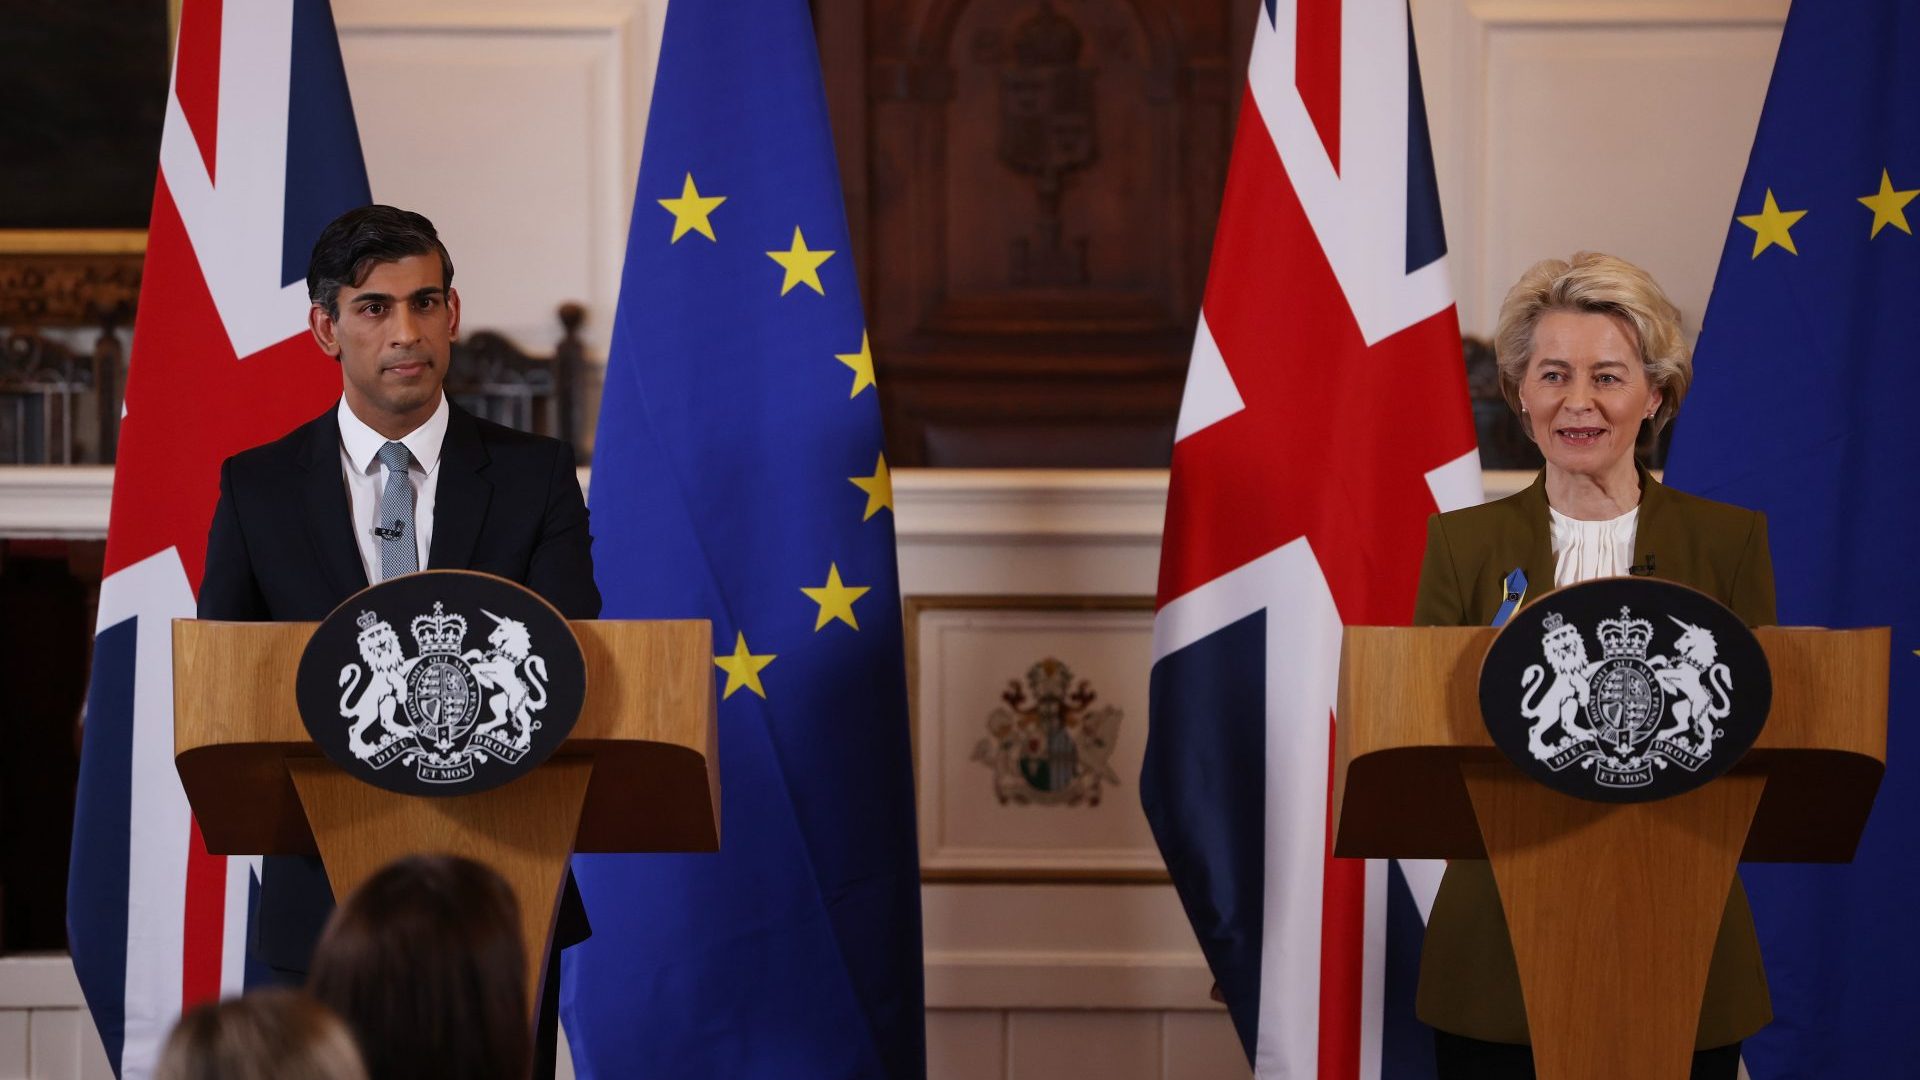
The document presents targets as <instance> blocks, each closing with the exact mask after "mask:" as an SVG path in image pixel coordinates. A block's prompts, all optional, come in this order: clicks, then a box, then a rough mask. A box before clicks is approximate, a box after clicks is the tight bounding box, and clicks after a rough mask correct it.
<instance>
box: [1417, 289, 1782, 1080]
mask: <svg viewBox="0 0 1920 1080" xmlns="http://www.w3.org/2000/svg"><path fill="white" fill-rule="evenodd" d="M1494 349H1495V353H1496V355H1497V358H1498V363H1499V369H1500V384H1501V391H1502V393H1503V394H1504V396H1505V397H1506V400H1507V403H1508V405H1510V406H1511V407H1512V408H1513V409H1514V411H1515V412H1516V413H1518V414H1519V416H1520V420H1521V424H1522V426H1523V427H1524V428H1525V430H1526V433H1527V436H1528V437H1529V438H1531V439H1532V440H1533V441H1534V442H1535V443H1536V444H1538V445H1539V447H1540V452H1541V454H1542V455H1543V456H1544V457H1545V458H1546V467H1545V468H1544V469H1543V470H1541V473H1540V475H1539V476H1538V477H1536V478H1535V479H1534V482H1533V484H1532V486H1530V487H1528V488H1527V489H1526V490H1525V491H1522V492H1520V493H1519V494H1517V495H1513V496H1510V497H1508V498H1505V499H1501V500H1498V501H1496V502H1491V503H1486V504H1484V505H1481V506H1475V507H1471V508H1468V509H1465V510H1456V511H1454V512H1452V513H1447V514H1436V515H1434V517H1433V518H1432V519H1430V520H1429V521H1428V525H1427V552H1426V559H1425V562H1424V563H1423V564H1422V566H1421V571H1420V593H1419V599H1418V600H1417V602H1416V604H1415V608H1414V623H1415V625H1419V626H1486V625H1488V624H1490V623H1497V622H1501V621H1504V620H1505V618H1506V617H1507V615H1508V614H1510V613H1511V611H1512V609H1513V607H1514V606H1515V603H1514V602H1510V600H1511V598H1513V597H1518V598H1519V600H1518V601H1517V602H1520V603H1524V602H1526V601H1531V600H1535V599H1538V598H1539V597H1540V596H1541V595H1543V594H1545V593H1547V592H1550V591H1552V590H1554V589H1557V588H1562V587H1564V586H1567V585H1572V584H1574V583H1576V582H1580V581H1587V580H1590V579H1593V578H1598V577H1610V576H1615V575H1624V574H1642V575H1650V576H1654V577H1661V578H1666V579H1668V580H1671V581H1677V582H1680V583H1681V584H1685V585H1690V586H1692V587H1694V588H1696V589H1699V590H1701V591H1703V592H1705V593H1707V594H1708V595H1710V596H1712V597H1714V598H1715V599H1717V600H1719V601H1720V602H1721V603H1723V604H1725V605H1727V606H1728V607H1730V608H1732V609H1733V611H1734V613H1735V614H1737V615H1738V616H1740V618H1741V619H1743V620H1744V621H1745V622H1746V623H1747V624H1748V625H1750V626H1757V625H1762V624H1767V623H1772V622H1773V621H1774V594H1773V562H1772V558H1771V556H1770V555H1769V554H1768V550H1767V523H1766V518H1765V517H1764V516H1763V515H1761V514H1759V513H1756V512H1754V511H1751V510H1744V509H1741V508H1739V507H1736V506H1729V505H1727V504H1725V503H1717V502H1710V501H1708V500H1706V499H1700V498H1695V497H1694V496H1691V495H1687V494H1683V493H1681V492H1678V491H1674V490H1672V489H1671V488H1668V487H1666V486H1664V485H1662V484H1661V483H1660V482H1659V481H1657V480H1655V479H1654V478H1653V477H1652V476H1651V475H1649V474H1648V472H1647V470H1646V468H1645V467H1644V466H1643V465H1642V464H1641V463H1640V461H1639V459H1638V456H1637V454H1636V451H1639V452H1644V451H1645V450H1647V449H1648V448H1650V447H1651V446H1652V445H1653V441H1654V439H1655V438H1656V437H1658V435H1659V433H1660V431H1661V429H1662V428H1664V427H1665V426H1666V425H1667V424H1668V423H1669V422H1670V421H1671V420H1672V419H1673V416H1674V414H1675V413H1676V412H1678V411H1679V409H1680V403H1681V401H1682V400H1683V399H1684V398H1685V397H1686V393H1687V386H1688V385H1689V384H1690V383H1691V382H1692V381H1693V361H1692V356H1691V352H1690V350H1689V349H1688V347H1687V345H1686V343H1685V340H1684V338H1683V336H1682V333H1681V328H1680V313H1679V311H1678V310H1677V309H1676V308H1675V307H1674V306H1673V304H1672V303H1671V302H1669V301H1668V299H1667V297H1666V294H1665V293H1664V292H1662V291H1661V289H1660V286H1659V285H1657V284H1655V283H1654V281H1653V279H1652V278H1651V277H1650V276H1648V274H1647V273H1646V271H1644V270H1642V269H1640V268H1639V267H1637V266H1634V265H1633V264H1632V263H1629V262H1627V261H1625V260H1623V259H1618V258H1615V257H1613V256H1610V255H1599V254H1593V253H1589V252H1583V253H1581V254H1578V255H1575V256H1574V257H1573V258H1572V260H1570V261H1563V260H1559V259H1549V260H1546V261H1543V262H1540V263H1536V264H1534V266H1533V267H1531V268H1530V269H1528V270H1527V272H1526V273H1525V274H1523V275H1522V276H1521V278H1520V281H1519V282H1518V283H1517V284H1516V285H1514V287H1513V289H1512V290H1511V291H1509V292H1508V293H1507V298H1506V301H1505V302H1504V303H1503V304H1502V305H1501V308H1500V325H1499V329H1498V331H1497V333H1496V336H1495V341H1494ZM1417 1010H1418V1013H1419V1016H1420V1019H1421V1020H1423V1021H1425V1022H1426V1023H1427V1024H1429V1025H1430V1026H1432V1027H1433V1028H1434V1030H1435V1047H1436V1051H1437V1054H1438V1060H1439V1066H1440V1076H1441V1077H1442V1078H1443V1080H1446V1078H1451V1077H1474V1078H1476V1080H1485V1078H1500V1077H1531V1076H1533V1061H1532V1051H1531V1048H1530V1046H1529V1040H1528V1036H1527V1019H1526V1011H1525V1008H1524V1006H1523V1004H1522V1001H1521V996H1520V976H1519V971H1518V968H1517V967H1516V966H1515V962H1514V957H1513V943H1512V941H1511V940H1510V939H1509V937H1508V935H1507V924H1506V917H1505V915H1504V914H1503V913H1502V912H1501V909H1500V900H1499V896H1498V894H1497V893H1496V892H1495V889H1494V881H1493V873H1492V871H1491V870H1490V869H1489V868H1488V866H1487V864H1486V863H1485V862H1480V861H1455V862H1453V863H1452V864H1451V865H1450V866H1449V867H1448V868H1447V873H1446V877H1445V878H1444V879H1443V880H1442V881H1441V885H1440V892H1439V895H1438V896H1437V897H1436V898H1435V900H1434V905H1433V911H1432V914H1431V917H1430V919H1429V921H1428V924H1427V935H1426V945H1425V948H1424V951H1423V953H1422V956H1421V965H1420V990H1419V998H1418V1003H1417ZM1772 1017H1773V1014H1772V1007H1771V1005H1770V1003H1769V1001H1768V998H1767V983H1766V975H1765V973H1764V971H1763V970H1762V968H1761V965H1760V947H1759V943H1758V941H1757V940H1756V939H1755V937H1754V930H1753V917H1752V915H1751V914H1750V913H1749V911H1748V908H1747V896H1746V892H1745V890H1744V889H1743V888H1742V887H1741V886H1740V883H1739V879H1738V878H1736V879H1735V880H1734V887H1733V892H1732V895H1730V896H1729V897H1728V899H1727V910H1726V915H1725V916H1724V918H1723V920H1722V922H1721V925H1720V934H1719V938H1718V940H1717V941H1716V942H1715V945H1714V951H1713V960H1712V965H1711V967H1710V968H1709V971H1708V975H1707V990H1706V1002H1705V1005H1704V1007H1703V1008H1702V1010H1701V1014H1700V1026H1699V1034H1698V1037H1697V1041H1696V1043H1695V1046H1696V1049H1697V1052H1696V1054H1695V1056H1694V1070H1693V1075H1694V1076H1695V1077H1696V1078H1701V1080H1720V1078H1725V1080H1732V1078H1733V1077H1734V1076H1735V1075H1736V1073H1737V1071H1738V1068H1739V1056H1740V1047H1739V1044H1740V1041H1741V1040H1743V1039H1745V1038H1746V1037H1747V1036H1749V1035H1752V1034H1753V1033H1754V1032H1756V1031H1758V1030H1759V1029H1760V1028H1761V1027H1763V1026H1765V1025H1766V1023H1767V1022H1768V1021H1769V1020H1771V1019H1772Z"/></svg>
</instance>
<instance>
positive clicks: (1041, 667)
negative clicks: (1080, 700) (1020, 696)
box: [1027, 656, 1073, 699]
mask: <svg viewBox="0 0 1920 1080" xmlns="http://www.w3.org/2000/svg"><path fill="white" fill-rule="evenodd" d="M1027 685H1028V686H1029V687H1032V688H1033V694H1034V696H1035V697H1038V698H1043V699H1044V698H1050V697H1053V698H1063V697H1066V696H1067V689H1068V687H1070V686H1072V685H1073V672H1072V671H1071V670H1070V669H1069V668H1068V667H1067V665H1065V664H1063V663H1061V662H1060V661H1058V660H1056V659H1054V658H1053V657H1051V656H1049V657H1047V658H1046V659H1045V660H1042V661H1040V662H1039V663H1037V664H1035V665H1033V666H1032V667H1031V668H1028V669H1027Z"/></svg>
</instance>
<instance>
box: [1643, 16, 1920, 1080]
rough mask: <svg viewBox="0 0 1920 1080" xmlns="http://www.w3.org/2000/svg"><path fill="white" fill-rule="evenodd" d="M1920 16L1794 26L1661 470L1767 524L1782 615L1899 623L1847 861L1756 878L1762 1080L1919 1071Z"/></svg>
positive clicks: (1758, 870)
mask: <svg viewBox="0 0 1920 1080" xmlns="http://www.w3.org/2000/svg"><path fill="white" fill-rule="evenodd" d="M1916 196H1920V5H1916V4H1914V3H1913V2H1912V0H1878V2H1867V0H1821V2H1818V3H1816V2H1813V0H1799V2H1797V3H1795V4H1794V5H1793V9H1792V11H1791V13H1790V14H1789V16H1788V18H1787V26H1786V34H1785V36H1784V38H1783V39H1782V41H1781V45H1780V54H1779V58H1778V59H1777V60H1776V61H1775V64H1774V70H1773V83H1772V86H1771V88H1770V89H1769V90H1768V92H1767V102H1766V109H1765V111H1764V113H1763V114H1762V116H1761V120H1760V127H1759V131H1758V134H1757V135H1756V136H1755V139H1754V144H1753V154H1752V156H1751V157H1750V158H1749V159H1748V163H1747V175H1746V181H1745V182H1744V183H1743V184H1742V185H1741V188H1740V196H1739V202H1738V204H1737V206H1736V207H1735V208H1734V211H1733V219H1732V220H1731V221H1730V222H1729V223H1728V226H1729V228H1728V236H1727V246H1726V251H1725V253H1724V254H1723V255H1722V256H1721V260H1720V270H1719V275H1718V277H1717V278H1716V279H1715V281H1714V287H1713V298H1712V301H1711V302H1710V303H1709V305H1708V307H1707V312H1706V318H1705V320H1704V329H1703V330H1702V333H1701V337H1700V345H1699V349H1698V352H1697V355H1696V358H1695V370H1696V372H1697V378H1696V382H1695V384H1694V389H1693V392H1692V393H1691V394H1689V395H1688V397H1687V399H1686V402H1685V404H1684V405H1683V406H1682V408H1681V412H1680V416H1679V420H1678V423H1677V424H1676V425H1675V430H1674V442H1673V449H1672V453H1671V455H1670V457H1669V460H1668V479H1669V480H1670V481H1671V482H1672V483H1673V484H1674V485H1675V486H1677V487H1681V488H1684V489H1687V490H1690V491H1694V492H1697V493H1699V494H1701V495H1706V496H1708V497H1711V498H1715V499H1722V500H1725V501H1727V502H1733V503H1739V504H1741V505H1743V506H1750V507H1754V508H1756V509H1760V510H1764V511H1766V514H1767V521H1768V525H1769V531H1770V533H1771V536H1772V541H1773V565H1774V574H1775V578H1776V580H1777V582H1778V586H1779V603H1780V622H1781V623H1782V624H1783V625H1814V626H1832V627H1855V626H1876V625H1891V626H1892V627H1893V657H1892V686H1891V692H1892V696H1891V699H1890V708H1889V715H1888V717H1887V765H1888V771H1887V773H1886V777H1885V779H1884V780H1883V781H1882V784H1881V787H1880V791H1879V796H1878V798H1877V800H1876V802H1875V805H1874V809H1873V816H1872V818H1871V819H1870V821H1869V823H1868V826H1867V831H1866V835H1865V836H1864V838H1863V839H1862V840H1861V843H1860V848H1859V851H1858V853H1857V854H1856V856H1855V858H1854V861H1853V863H1852V864H1851V865H1845V866H1792V865H1780V864H1750V865H1748V866H1746V867H1744V868H1743V869H1742V876H1743V877H1744V878H1745V879H1746V882H1747V886H1748V890H1749V893H1750V895H1751V896H1752V900H1753V913H1754V921H1755V922H1756V924H1757V925H1758V927H1759V931H1760V952H1761V955H1762V957H1763V959H1764V961H1765V963H1766V969H1767V978H1768V981H1769V983H1770V987H1771V991H1772V995H1773V1012H1774V1020H1773V1023H1772V1024H1771V1025H1769V1026H1768V1027H1766V1028H1765V1029H1763V1030H1762V1031H1761V1032H1760V1034H1759V1035H1757V1036H1755V1037H1754V1038H1752V1039H1750V1040H1748V1042H1747V1045H1746V1047H1745V1050H1744V1054H1745V1057H1746V1060H1747V1065H1748V1068H1749V1071H1750V1072H1751V1073H1752V1075H1753V1077H1754V1080H1774V1078H1785V1077H1856V1076H1895V1075H1901V1076H1911V1075H1914V1070H1915V1069H1917V1068H1920V1065H1916V1064H1915V1052H1914V1031H1913V1029H1914V1022H1915V1018H1916V1017H1920V860H1916V859H1915V858H1914V856H1913V844H1914V840H1913V838H1914V837H1915V836H1916V835H1920V772H1917V771H1916V769H1915V763H1916V762H1917V761H1920V656H1916V655H1915V650H1916V649H1920V551H1917V548H1920V439H1916V438H1915V427H1916V425H1915V422H1914V405H1913V400H1914V399H1913V394H1912V393H1911V390H1912V388H1913V386H1914V384H1915V380H1916V378H1920V362H1916V357H1917V356H1920V351H1917V350H1920V346H1916V341H1920V326H1917V325H1916V323H1915V321H1914V314H1913V313H1914V311H1915V310H1916V306H1920V237H1916V236H1915V235H1914V227H1915V226H1916V225H1920V202H1916V201H1915V200H1916Z"/></svg>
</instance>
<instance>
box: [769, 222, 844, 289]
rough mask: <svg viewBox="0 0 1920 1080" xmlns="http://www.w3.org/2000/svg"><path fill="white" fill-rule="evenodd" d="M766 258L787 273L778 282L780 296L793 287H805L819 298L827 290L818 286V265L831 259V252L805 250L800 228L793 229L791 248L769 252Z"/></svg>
mask: <svg viewBox="0 0 1920 1080" xmlns="http://www.w3.org/2000/svg"><path fill="white" fill-rule="evenodd" d="M767 258H769V259H772V260H773V261H774V262H777V263H779V264H780V266H781V268H782V269H784V270H785V271H786V272H787V276H786V279H785V280H784V281H782V282H780V295H781V296H785V295H787V293H789V292H791V291H792V290H793V287H794V286H795V285H805V286H806V287H807V288H809V289H812V290H813V291H814V292H817V293H819V294H820V295H821V296H825V295H827V290H826V289H824V288H822V287H821V285H820V264H821V263H823V262H826V261H827V260H828V259H831V258H833V252H831V251H812V250H809V249H808V248H807V240H806V237H803V236H801V235H800V226H798V225H795V226H794V227H793V246H792V247H791V248H788V249H787V250H785V251H769V252H767Z"/></svg>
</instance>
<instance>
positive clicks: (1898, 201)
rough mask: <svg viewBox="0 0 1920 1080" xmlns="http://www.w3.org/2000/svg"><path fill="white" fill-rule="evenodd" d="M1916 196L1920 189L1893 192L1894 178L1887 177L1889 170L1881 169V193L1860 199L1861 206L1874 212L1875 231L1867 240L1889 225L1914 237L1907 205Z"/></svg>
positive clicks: (1919, 193) (1869, 234) (1863, 196)
mask: <svg viewBox="0 0 1920 1080" xmlns="http://www.w3.org/2000/svg"><path fill="white" fill-rule="evenodd" d="M1915 195H1920V188H1914V189H1913V190H1912V191H1895V190H1893V178H1892V177H1890V176H1888V175H1887V170H1885V169H1881V170H1880V190H1879V192H1878V193H1877V194H1873V195H1862V196H1861V197H1860V203H1861V205H1863V206H1865V207H1866V208H1867V209H1869V210H1871V211H1873V231H1872V232H1870V233H1868V234H1867V239H1869V240H1871V239H1873V238H1874V237H1876V236H1879V235H1880V230H1881V229H1884V228H1886V227H1887V226H1889V225H1891V226H1893V227H1894V228H1896V229H1899V230H1900V231H1901V232H1903V233H1906V234H1907V235H1908V236H1912V235H1913V229H1912V228H1910V227H1909V226H1908V225H1907V204H1908V203H1910V202H1912V201H1913V197H1914V196H1915Z"/></svg>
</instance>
